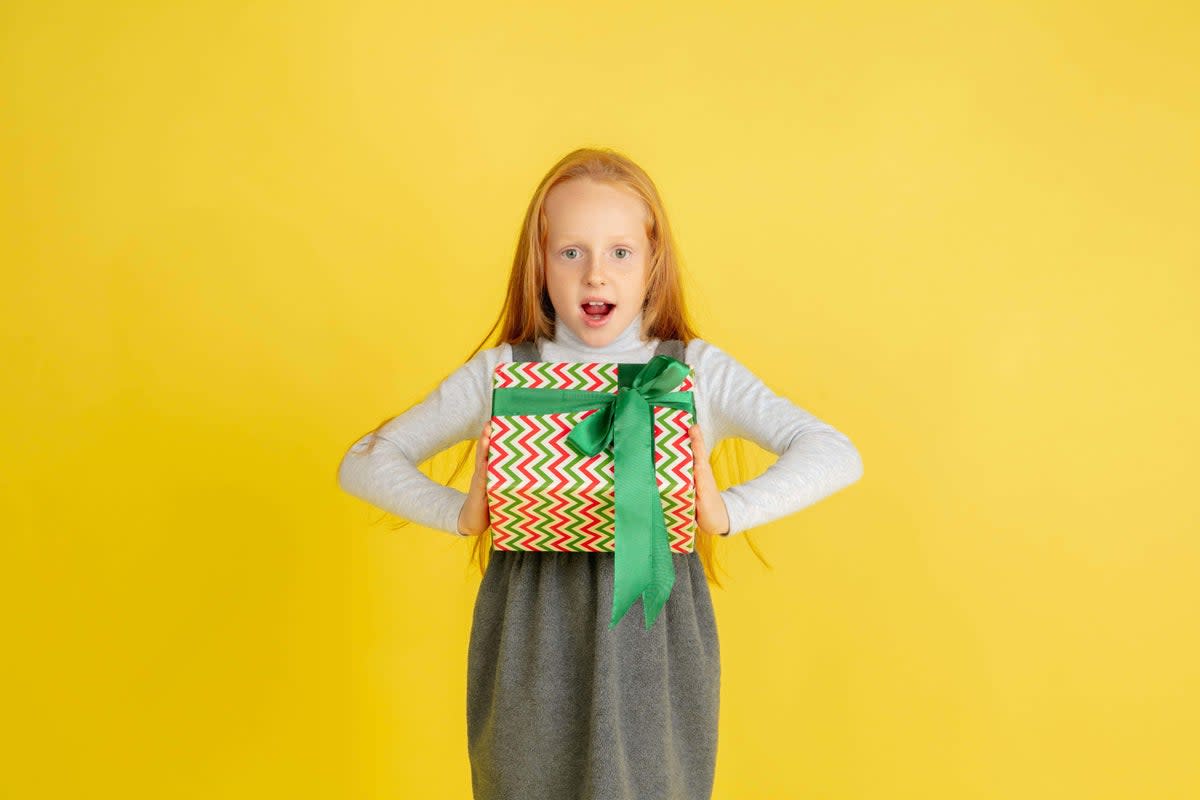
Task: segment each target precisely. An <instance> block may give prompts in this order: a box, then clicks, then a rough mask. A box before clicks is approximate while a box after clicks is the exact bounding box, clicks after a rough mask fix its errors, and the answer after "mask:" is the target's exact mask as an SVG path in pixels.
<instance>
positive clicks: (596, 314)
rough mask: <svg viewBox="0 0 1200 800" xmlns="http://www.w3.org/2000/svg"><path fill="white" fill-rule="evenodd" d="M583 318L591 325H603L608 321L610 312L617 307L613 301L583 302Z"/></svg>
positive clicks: (581, 306)
mask: <svg viewBox="0 0 1200 800" xmlns="http://www.w3.org/2000/svg"><path fill="white" fill-rule="evenodd" d="M580 308H581V309H583V319H584V321H585V322H587V324H589V325H597V326H599V325H603V324H604V323H605V322H607V321H608V317H609V314H611V313H612V310H613V309H614V308H616V305H615V304H613V303H583V304H581V305H580Z"/></svg>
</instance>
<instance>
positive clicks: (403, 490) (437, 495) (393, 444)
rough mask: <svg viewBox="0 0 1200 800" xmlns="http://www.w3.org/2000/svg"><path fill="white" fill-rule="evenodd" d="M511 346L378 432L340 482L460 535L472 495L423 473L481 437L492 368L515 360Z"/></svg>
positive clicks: (474, 363) (481, 359)
mask: <svg viewBox="0 0 1200 800" xmlns="http://www.w3.org/2000/svg"><path fill="white" fill-rule="evenodd" d="M511 352H512V351H511V348H510V346H509V345H507V344H503V345H500V346H499V347H493V348H490V349H488V350H482V351H480V352H479V353H477V354H476V355H475V356H474V357H473V358H472V359H471V360H470V361H468V362H467V363H466V364H463V365H462V366H460V367H459V368H458V369H456V370H455V371H454V372H453V373H451V374H450V375H449V376H448V377H447V378H446V379H445V380H443V381H442V382H441V383H440V384H439V385H438V386H437V388H435V389H434V390H433V391H432V392H430V393H429V394H428V395H427V396H426V397H425V398H424V399H423V400H421V401H420V402H419V403H417V404H416V405H414V406H413V407H412V408H409V409H408V410H407V411H405V412H404V413H402V414H400V415H399V416H396V417H393V418H392V419H390V420H388V422H387V423H386V424H384V425H383V427H382V428H381V429H380V430H379V433H378V436H377V438H376V440H375V447H374V448H373V449H371V450H370V452H368V450H367V448H368V445H369V443H370V439H371V434H367V435H365V436H363V437H362V438H360V439H359V440H358V441H357V442H355V443H354V444H353V445H351V447H350V450H349V451H348V452H347V453H346V454H345V456H343V457H342V461H341V463H340V464H339V465H338V484H339V485H340V486H341V488H342V489H343V490H344V491H346V492H347V493H349V494H351V495H354V496H355V497H358V498H359V499H361V500H365V501H367V502H368V503H370V504H371V505H374V506H376V507H378V508H381V509H383V510H384V511H387V512H389V513H391V514H395V515H396V516H398V517H402V518H404V519H407V520H410V521H412V522H416V523H418V524H420V525H424V526H425V527H427V528H433V529H435V530H440V531H445V532H446V533H449V534H452V535H454V536H461V534H460V533H459V532H458V514H459V511H461V510H462V506H463V503H464V502H465V501H466V498H467V495H466V493H465V492H461V491H459V490H458V489H455V488H453V487H451V486H446V485H444V484H441V483H438V482H437V481H435V480H433V479H432V478H430V477H429V476H427V475H426V474H425V473H423V472H421V470H419V469H418V468H417V465H418V464H421V463H423V462H424V461H425V460H427V459H428V458H430V457H432V456H433V455H435V454H437V453H440V452H441V451H442V450H445V449H446V448H448V447H451V446H453V445H455V444H458V443H459V442H462V441H465V440H467V439H478V438H479V436H480V435H481V434H482V433H483V425H484V423H485V422H486V421H487V420H488V417H489V415H490V413H491V396H492V387H491V378H492V370H493V368H494V367H495V365H496V364H497V363H498V362H499V361H501V360H508V359H509V358H511Z"/></svg>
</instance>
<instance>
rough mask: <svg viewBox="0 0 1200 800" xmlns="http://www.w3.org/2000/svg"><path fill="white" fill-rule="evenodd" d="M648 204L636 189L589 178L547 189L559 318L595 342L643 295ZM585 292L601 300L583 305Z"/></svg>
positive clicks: (612, 334)
mask: <svg viewBox="0 0 1200 800" xmlns="http://www.w3.org/2000/svg"><path fill="white" fill-rule="evenodd" d="M647 216H648V215H647V210H646V206H645V204H644V203H643V202H642V200H641V198H640V197H637V196H636V195H633V194H631V193H630V192H628V191H627V190H625V189H622V188H619V187H616V186H613V185H611V184H607V183H601V182H599V181H594V180H591V179H589V178H572V179H571V180H568V181H564V182H563V183H560V184H558V185H557V186H555V187H554V188H553V189H551V190H550V192H549V193H548V194H547V195H546V217H547V220H548V223H549V230H548V231H547V235H546V250H545V253H543V255H544V257H545V263H546V291H547V293H548V294H549V295H550V302H551V303H553V304H554V313H555V315H556V316H557V323H556V324H559V325H566V326H567V327H568V328H569V329H570V330H571V332H572V333H574V334H575V335H576V336H578V337H579V338H580V339H582V340H583V341H584V343H586V344H588V345H590V346H592V347H601V346H604V345H606V344H609V343H610V342H612V340H613V339H615V338H617V335H618V334H620V333H621V332H622V331H624V330H625V329H626V328H628V327H629V325H630V323H632V322H633V320H634V317H636V316H637V315H638V314H639V313H641V310H642V302H643V301H644V300H645V297H646V263H647V258H648V256H649V250H650V242H649V240H648V239H647V238H646V220H647ZM588 300H597V301H599V302H602V303H604V304H605V305H604V306H603V307H600V306H585V305H584V304H585V303H586V302H587V301H588Z"/></svg>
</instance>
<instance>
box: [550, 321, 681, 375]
mask: <svg viewBox="0 0 1200 800" xmlns="http://www.w3.org/2000/svg"><path fill="white" fill-rule="evenodd" d="M657 346H658V339H650V340H644V339H642V312H640V311H639V312H638V315H637V316H636V317H634V318H633V320H632V321H631V322H630V323H629V325H628V326H627V327H626V328H625V330H623V331H621V332H620V333H619V334H617V337H616V338H615V339H613V340H612V341H611V342H609V343H608V344H606V345H600V346H599V347H593V346H592V345H589V344H587V343H586V342H585V341H583V339H580V338H579V336H577V335H576V334H575V332H574V331H572V330H571V329H570V328H569V327H568V326H566V325H559V324H557V323H556V324H555V326H554V338H553V339H551V340H549V341H546V342H544V343H543V345H542V358H544V359H545V360H547V361H568V362H577V363H578V362H584V361H625V362H630V363H637V362H643V363H644V362H646V361H648V360H649V359H650V356H651V355H652V354H653V353H654V349H655V348H656V347H657Z"/></svg>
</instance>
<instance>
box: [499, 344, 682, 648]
mask: <svg viewBox="0 0 1200 800" xmlns="http://www.w3.org/2000/svg"><path fill="white" fill-rule="evenodd" d="M625 366H626V365H622V367H625ZM628 366H629V367H634V368H636V367H638V366H641V367H642V369H641V370H640V371H639V372H638V374H637V376H636V377H635V378H634V380H633V382H632V384H630V385H626V386H621V387H619V388H618V390H617V392H616V394H613V393H612V392H592V391H587V390H584V389H530V388H509V389H496V390H494V392H493V393H492V414H493V415H513V414H551V413H562V412H572V411H584V410H587V409H592V408H595V409H598V411H597V412H596V413H595V414H590V415H589V416H588V417H586V418H585V419H583V420H581V421H580V422H579V423H578V424H577V425H575V427H574V428H572V430H571V432H570V433H569V434H568V435H567V441H568V442H570V444H571V446H572V447H574V448H575V449H576V450H577V451H579V452H580V453H581V454H583V455H587V456H594V455H596V454H597V453H600V452H602V451H603V450H605V449H606V448H608V447H612V449H613V461H614V462H615V467H614V475H615V477H614V484H615V485H614V487H613V489H614V493H615V495H616V528H615V532H614V538H615V544H614V550H615V553H614V556H615V563H614V565H613V566H614V574H613V608H612V619H611V620H610V622H609V625H608V627H609V630H612V629H613V628H615V627H617V623H618V622H620V621H621V618H622V617H624V616H625V612H627V611H628V610H629V608H630V607H631V606H632V605H633V604H634V602H636V601H637V599H638V597H639V596H640V597H641V598H642V606H643V608H644V611H645V617H646V628H647V629H649V628H650V627H651V626H652V625H653V624H654V621H655V619H657V617H658V615H659V612H661V611H662V608H663V606H664V605H666V603H667V598H668V597H670V595H671V587H673V586H674V585H675V564H674V562H673V560H672V559H671V547H670V542H669V541H668V539H667V527H666V524H665V523H664V522H663V510H662V498H660V497H659V493H658V482H657V480H656V479H655V475H654V406H666V407H669V408H676V409H681V410H686V411H691V412H692V413H693V414H694V413H695V409H694V406H693V403H692V393H691V392H673V391H671V389H673V388H675V387H676V386H678V385H679V384H680V382H682V381H683V379H684V378H685V377H687V375H688V372H689V371H690V368H689V367H688V365H687V364H685V363H684V362H682V361H680V360H678V359H676V358H672V357H671V356H667V355H657V356H655V357H654V358H652V359H650V360H649V361H648V362H646V364H645V365H637V364H631V365H628Z"/></svg>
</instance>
